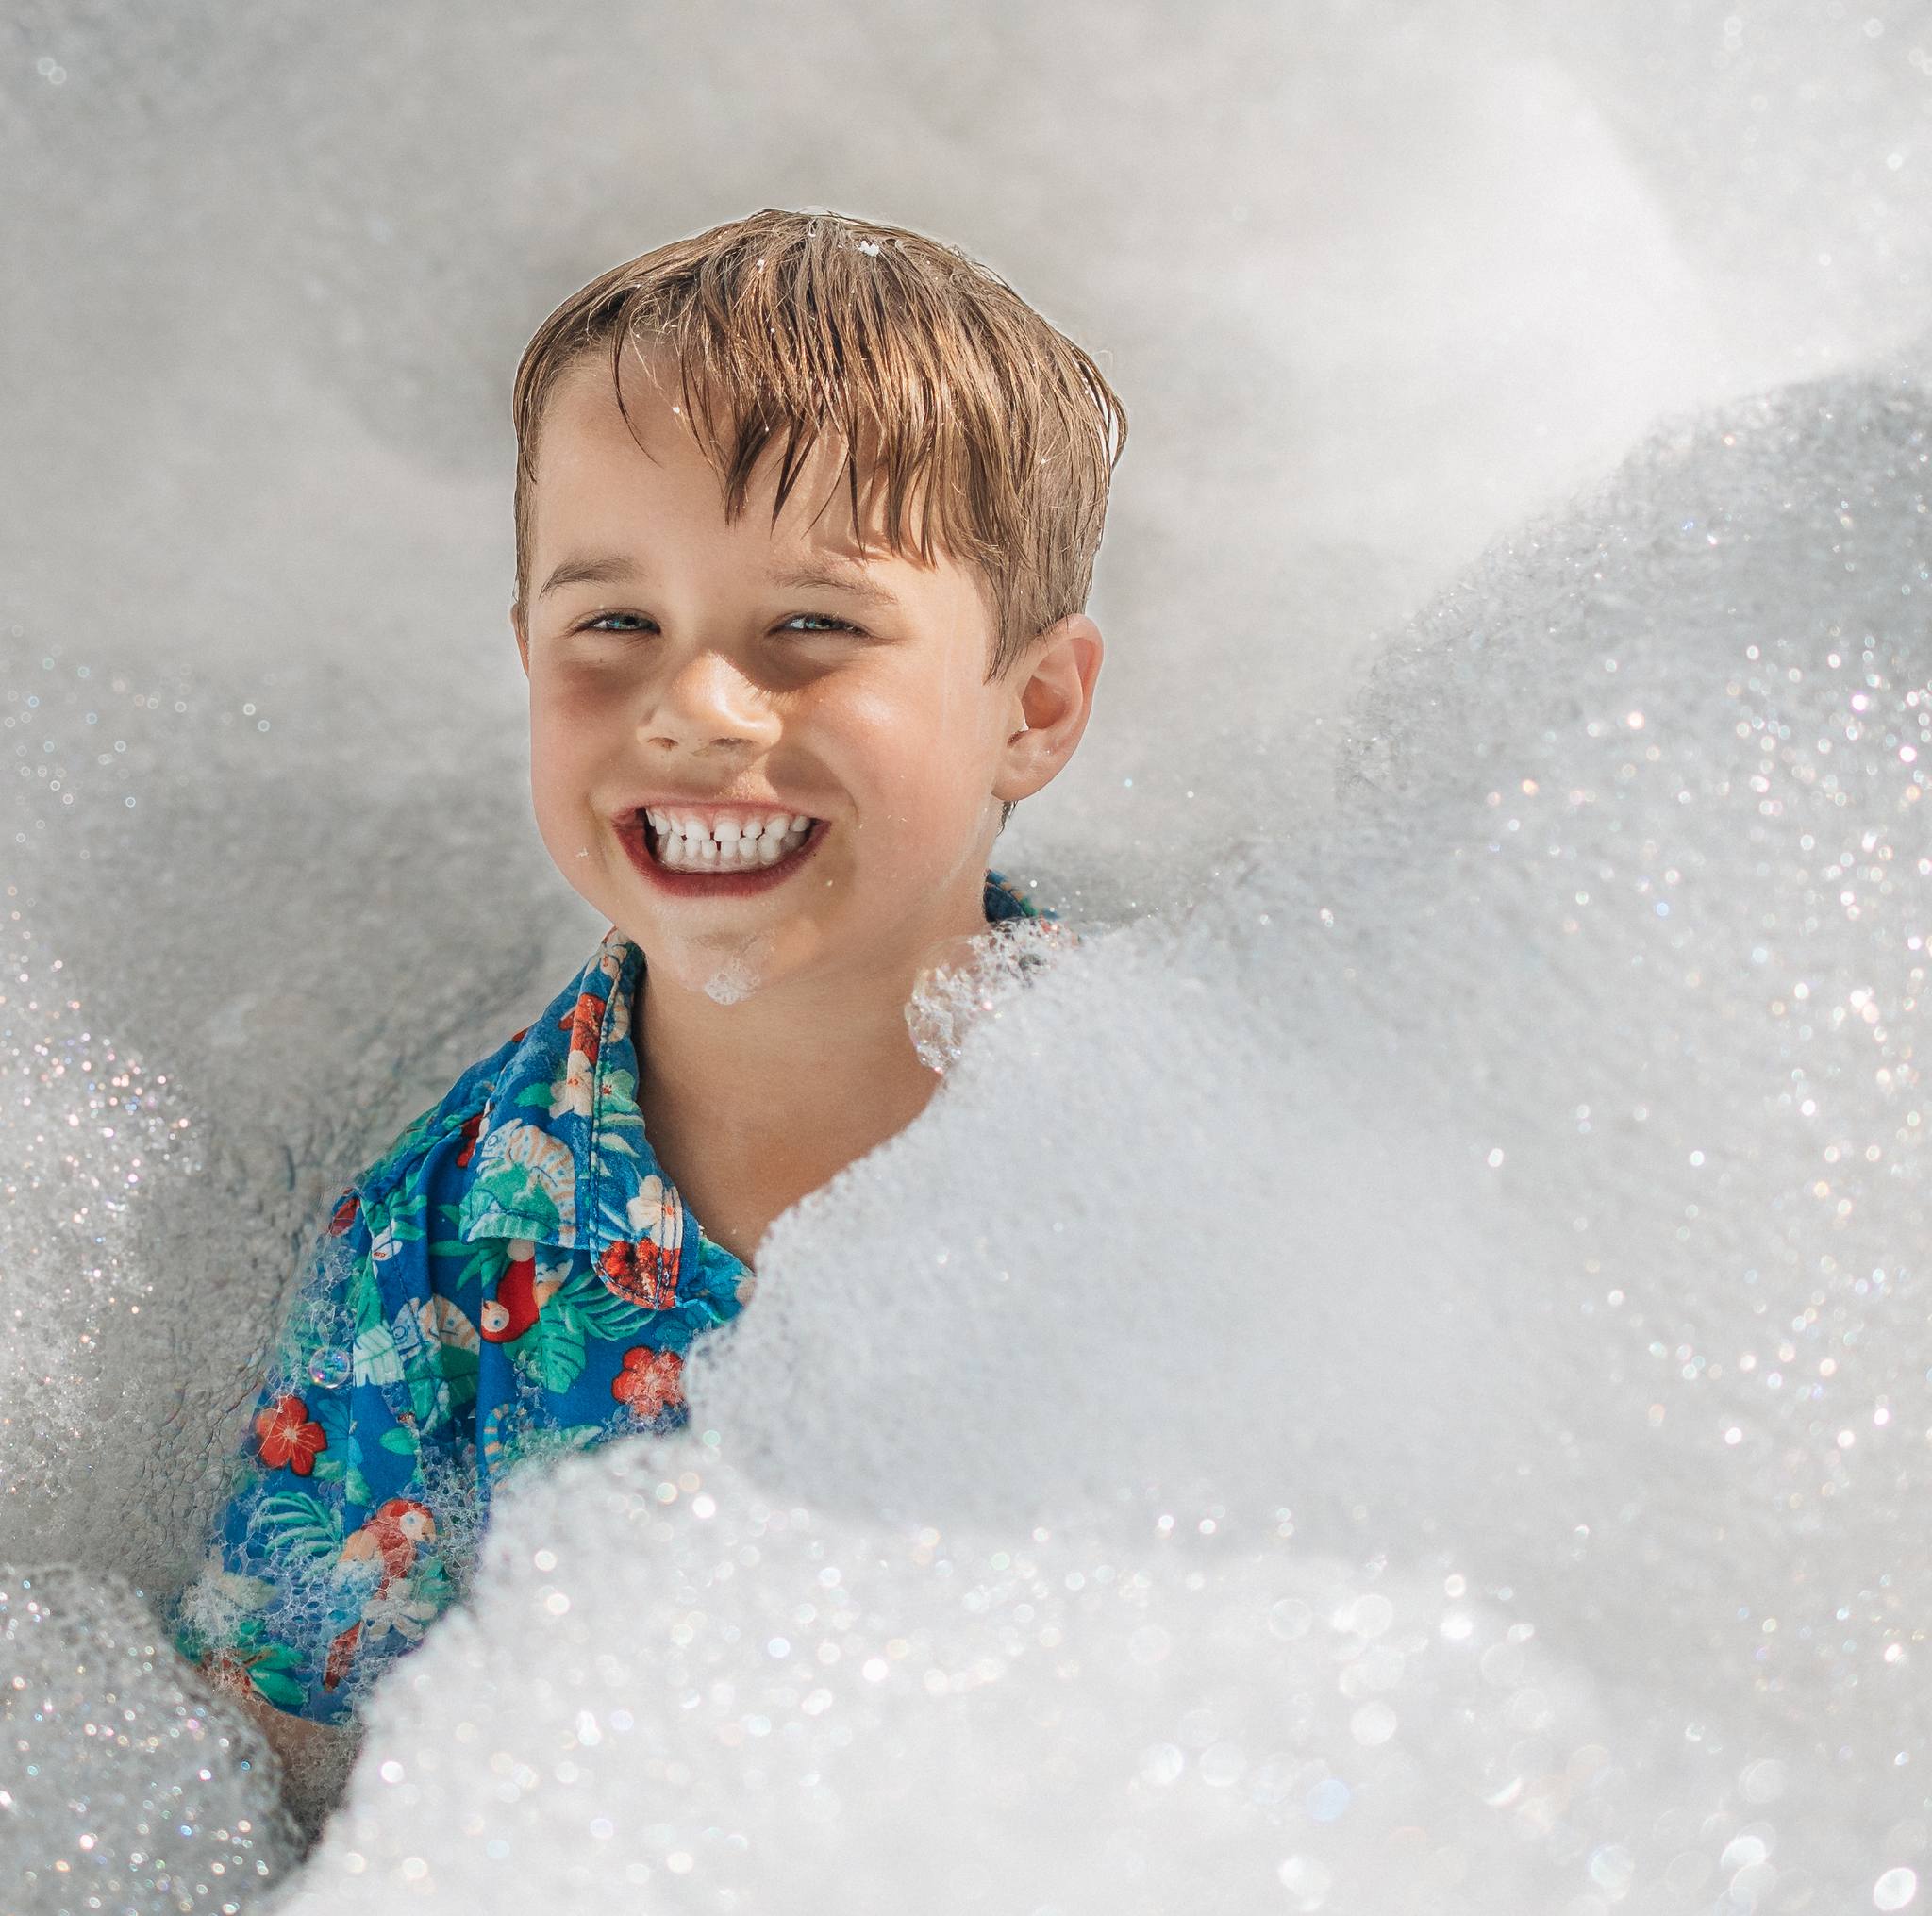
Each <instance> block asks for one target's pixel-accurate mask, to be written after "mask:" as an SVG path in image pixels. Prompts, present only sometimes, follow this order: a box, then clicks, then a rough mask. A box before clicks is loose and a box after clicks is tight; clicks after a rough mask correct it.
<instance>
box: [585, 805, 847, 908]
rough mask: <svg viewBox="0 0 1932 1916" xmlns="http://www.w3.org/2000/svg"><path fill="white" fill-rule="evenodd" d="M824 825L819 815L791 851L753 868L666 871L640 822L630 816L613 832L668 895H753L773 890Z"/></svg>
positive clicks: (805, 856) (797, 864) (813, 845)
mask: <svg viewBox="0 0 1932 1916" xmlns="http://www.w3.org/2000/svg"><path fill="white" fill-rule="evenodd" d="M827 829H828V826H827V824H826V821H825V820H824V819H820V820H819V821H818V822H817V823H816V824H815V825H813V826H812V828H811V830H810V831H809V832H808V833H807V834H806V837H805V842H804V843H803V844H802V845H800V846H799V848H798V849H797V850H796V851H795V852H788V853H787V854H786V855H785V857H784V858H780V859H779V860H778V862H777V863H776V864H775V865H764V866H761V867H759V869H758V870H757V871H755V872H670V871H666V870H665V868H664V867H663V866H662V865H660V864H659V863H658V861H657V859H656V858H653V857H652V856H651V847H650V844H649V842H648V841H647V840H646V838H645V835H644V822H643V820H642V819H641V818H633V819H631V820H630V821H628V823H626V824H625V825H620V826H619V827H618V831H617V835H618V837H619V838H621V839H622V840H623V841H624V848H625V851H626V852H628V853H629V854H630V861H631V863H632V864H633V865H635V866H636V867H637V868H638V870H639V871H640V872H641V873H642V874H643V875H644V876H645V877H646V878H648V879H649V880H650V881H651V883H652V884H653V885H654V886H656V887H657V889H658V891H662V892H663V893H664V894H665V895H666V896H667V897H671V898H755V897H757V896H758V893H759V892H761V891H775V890H776V889H777V888H778V887H779V886H780V885H782V884H784V882H785V881H786V879H788V878H790V877H791V875H793V874H794V873H795V872H796V871H797V870H798V868H799V867H800V866H801V865H802V864H804V863H805V861H806V860H807V859H808V858H810V857H811V855H812V854H813V853H814V852H815V851H817V850H818V846H819V841H820V840H821V839H822V838H824V835H825V832H826V831H827Z"/></svg>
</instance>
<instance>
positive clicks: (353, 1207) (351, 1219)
mask: <svg viewBox="0 0 1932 1916" xmlns="http://www.w3.org/2000/svg"><path fill="white" fill-rule="evenodd" d="M359 1208H361V1203H360V1200H359V1199H358V1197H357V1195H356V1193H355V1192H354V1191H343V1193H342V1201H341V1204H339V1205H337V1206H336V1214H335V1216H334V1217H332V1218H330V1219H329V1221H328V1234H329V1236H330V1237H332V1238H339V1237H341V1235H342V1233H343V1232H344V1231H346V1230H347V1229H348V1228H349V1226H350V1225H352V1224H354V1223H355V1222H356V1213H357V1211H358V1209H359Z"/></svg>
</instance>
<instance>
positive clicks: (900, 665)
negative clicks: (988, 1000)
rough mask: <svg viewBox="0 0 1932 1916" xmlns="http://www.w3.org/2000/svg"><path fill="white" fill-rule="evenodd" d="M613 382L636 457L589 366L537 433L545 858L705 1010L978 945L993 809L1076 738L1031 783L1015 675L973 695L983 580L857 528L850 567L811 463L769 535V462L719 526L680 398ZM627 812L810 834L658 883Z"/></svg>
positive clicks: (840, 509) (817, 463)
mask: <svg viewBox="0 0 1932 1916" xmlns="http://www.w3.org/2000/svg"><path fill="white" fill-rule="evenodd" d="M624 363H625V375H624V376H625V405H626V407H627V408H628V409H629V411H630V415H631V421H632V424H633V425H635V427H636V436H635V437H633V433H632V430H631V427H630V426H628V425H626V424H625V418H624V416H623V414H622V413H621V412H620V410H619V408H618V406H617V403H616V399H615V396H614V395H613V393H612V391H611V383H610V373H609V366H608V360H607V359H605V358H601V356H595V357H590V358H583V359H580V360H578V361H577V362H576V364H575V365H574V366H573V367H572V368H571V369H570V370H569V371H568V372H567V373H566V374H565V375H563V376H562V377H561V378H560V379H559V381H558V385H557V387H556V389H555V391H554V392H553V393H552V395H551V397H550V399H549V401H548V403H547V405H546V407H545V410H544V414H543V418H542V423H541V431H540V433H539V435H538V442H537V453H536V458H535V462H534V467H533V473H534V483H533V490H532V494H531V517H530V567H529V590H530V593H531V599H530V603H529V604H528V606H527V607H526V608H516V609H515V610H514V611H513V614H512V617H513V623H514V624H515V626H516V631H517V642H518V648H519V651H520V652H521V654H522V656H523V661H524V669H525V672H526V674H527V675H528V677H529V682H530V752H531V784H532V795H533V798H534V801H535V807H536V816H537V825H538V829H539V832H540V833H541V837H542V840H543V842H544V845H545V847H546V848H547V849H548V851H549V853H550V855H551V857H552V858H554V859H555V860H556V862H557V865H558V869H559V870H560V871H561V872H562V873H563V875H565V877H566V878H567V879H568V880H569V881H570V883H571V885H572V887H573V889H574V890H575V891H577V892H578V893H579V894H580V895H581V896H582V897H583V898H585V899H586V900H587V901H588V902H589V903H591V905H593V906H595V907H596V908H597V909H598V910H599V911H600V912H602V913H604V914H605V915H606V916H608V919H609V921H610V922H611V923H612V924H614V925H617V926H618V927H619V928H620V929H621V930H622V931H624V932H625V934H626V935H627V936H629V937H630V938H632V939H633V940H635V941H637V942H638V943H639V944H641V946H642V947H643V949H644V952H645V955H646V958H647V961H648V963H649V965H650V967H651V970H652V972H653V974H654V975H657V976H658V977H660V978H662V979H664V980H666V981H671V982H675V983H677V984H682V985H684V986H686V987H688V988H689V989H691V990H693V991H706V992H707V993H708V995H709V996H710V997H711V998H712V999H713V1000H714V1001H715V1002H719V1003H730V1002H733V1001H734V999H735V998H737V997H741V996H743V995H745V994H746V993H748V992H749V991H753V990H757V989H758V988H761V987H770V986H771V985H774V984H776V983H779V982H781V981H784V980H787V979H798V978H804V977H808V976H813V975H818V976H829V975H832V974H833V973H835V972H838V971H841V970H849V971H854V972H867V971H870V972H872V973H874V974H877V975H881V976H884V975H894V976H896V975H899V974H900V973H902V972H904V971H905V970H906V968H907V966H908V964H909V963H913V962H916V959H917V955H918V953H919V952H920V951H922V950H924V948H926V947H928V946H929V945H931V944H932V943H933V942H934V941H937V940H941V939H945V938H949V937H954V936H958V935H962V934H964V933H967V932H969V931H972V930H975V929H977V928H980V927H981V926H982V925H983V917H982V913H981V908H980V900H981V888H982V885H983V881H984V877H985V870H986V860H987V858H988V855H989V853H990V851H991V843H992V839H993V836H994V833H995V830H996V828H997V825H998V819H999V809H1000V802H1001V801H1002V800H1004V799H1008V798H1021V797H1024V796H1025V795H1026V794H1027V793H1029V792H1031V791H1036V790H1038V789H1039V788H1040V786H1041V785H1043V784H1044V783H1045V782H1046V781H1047V779H1049V778H1050V777H1052V776H1053V775H1054V772H1055V771H1056V770H1057V769H1058V761H1059V760H1060V759H1063V758H1064V757H1065V756H1066V755H1067V754H1068V753H1070V752H1071V750H1072V747H1073V743H1074V739H1076V738H1077V732H1078V725H1074V727H1073V736H1072V737H1069V738H1066V739H1065V740H1064V741H1063V749H1061V750H1058V752H1056V753H1054V754H1052V755H1051V756H1052V759H1053V762H1050V763H1049V762H1043V760H1044V758H1045V757H1046V756H1047V755H1045V754H1043V753H1042V751H1041V745H1042V744H1043V743H1044V742H1045V741H1030V740H1029V738H1028V733H1027V725H1028V719H1027V713H1026V710H1025V708H1024V700H1025V697H1026V695H1027V694H1026V688H1027V686H1028V682H1029V673H1030V671H1031V665H1030V662H1029V659H1027V658H1023V659H1022V660H1021V662H1020V663H1019V664H1017V665H1016V666H1015V667H1014V668H1013V669H1012V670H1011V671H1010V672H1009V673H1008V675H1007V676H1006V677H1005V678H1004V679H1002V680H999V681H995V682H994V683H992V684H991V685H989V684H988V683H986V670H987V661H988V658H989V657H990V648H991V637H992V631H991V611H990V608H989V607H988V604H987V602H986V599H985V598H984V596H983V594H982V591H981V588H980V585H979V582H978V580H977V578H976V577H975V575H973V574H971V573H970V572H968V571H966V570H964V569H962V568H961V567H959V566H958V565H956V564H955V563H953V562H952V561H951V560H950V559H949V558H944V557H941V559H940V561H939V563H938V564H937V565H936V566H934V567H932V568H926V567H924V566H922V565H920V564H919V563H918V562H917V559H916V558H914V557H904V558H900V557H894V556H892V555H891V553H889V552H888V551H887V550H885V548H884V545H883V542H882V541H881V539H880V538H879V536H878V534H877V532H876V529H875V528H874V529H872V536H871V537H870V538H869V540H868V541H867V545H868V549H867V550H866V551H865V552H864V553H863V554H861V553H860V551H859V548H858V543H857V541H856V540H855V537H854V527H853V525H852V521H851V513H850V501H849V496H848V494H847V491H846V489H845V487H844V485H843V483H842V478H841V475H842V470H843V468H842V453H841V451H840V450H839V449H837V448H835V447H834V446H832V445H831V443H830V442H828V441H821V442H820V443H819V444H818V445H817V446H816V447H814V449H813V452H812V454H811V456H810V458H808V462H807V464H806V467H805V469H804V473H803V475H802V476H801V478H800V481H799V483H798V484H797V486H796V487H795V489H794V490H793V491H792V492H791V495H790V497H789V498H788V499H787V501H786V505H785V509H784V511H783V513H782V514H781V515H780V517H779V519H778V521H777V524H776V525H775V526H774V525H773V523H772V512H771V502H772V497H773V486H774V468H775V460H769V461H768V462H767V463H766V464H765V465H763V466H761V468H760V470H759V473H758V475H756V477H755V479H754V482H753V484H752V486H751V488H750V489H749V491H748V495H747V499H746V505H745V509H744V510H743V512H742V513H741V515H740V517H739V518H738V519H737V520H736V521H735V522H732V523H727V522H726V520H725V517H724V497H723V489H722V487H721V484H720V480H719V477H718V475H717V473H716V471H715V470H714V469H713V468H712V466H711V465H710V464H709V462H708V460H707V459H706V458H705V456H704V453H703V451H702V450H701V448H700V447H699V445H698V444H697V442H696V441H695V439H694V438H693V436H692V434H691V430H690V428H689V426H688V425H687V424H686V422H685V418H684V415H683V414H682V412H680V411H677V410H675V408H676V407H677V405H678V404H679V403H680V401H679V399H678V392H677V382H676V378H675V374H672V373H669V372H668V371H664V370H660V371H659V373H658V377H657V378H656V379H655V380H654V379H653V378H651V377H650V376H647V374H646V372H645V369H644V368H643V366H642V365H641V363H640V362H639V361H638V360H637V359H636V358H634V357H633V356H630V355H626V357H625V362H624ZM640 442H641V443H640ZM1087 623H1088V622H1086V621H1085V620H1084V619H1082V620H1080V621H1079V624H1080V625H1083V626H1085V625H1087ZM1089 629H1091V627H1089ZM1095 642H1096V644H1097V635H1096V641H1095ZM1081 721H1082V723H1084V713H1082V714H1081ZM647 803H648V804H649V805H650V806H651V807H652V808H654V809H658V808H668V809H670V810H672V811H674V812H678V811H682V812H685V813H687V814H689V813H692V812H695V813H697V814H698V815H700V816H701V817H702V818H703V819H704V820H705V821H706V822H709V821H710V820H711V819H712V818H713V817H714V816H716V815H719V814H724V815H728V816H732V817H733V818H734V820H736V819H739V818H742V817H745V816H747V815H750V814H758V813H764V812H767V811H774V812H777V813H789V814H791V815H793V816H797V815H804V816H806V817H808V818H810V819H812V820H816V821H819V822H820V823H819V824H817V825H814V827H813V828H812V840H811V842H810V844H809V847H808V852H807V853H806V855H805V856H803V857H802V858H797V859H796V862H795V864H794V863H793V862H792V860H791V858H786V859H785V860H783V862H782V863H781V864H780V865H779V866H778V867H777V868H775V869H774V871H773V872H772V875H771V876H770V877H769V878H763V877H751V878H746V879H742V880H739V881H736V882H735V883H720V882H719V881H718V880H716V879H714V878H708V877H699V878H692V879H685V880H683V881H682V882H681V883H680V882H679V881H677V880H675V879H673V880H671V881H669V882H666V881H664V880H661V879H659V878H658V876H657V875H655V867H654V865H653V864H652V863H650V862H647V861H650V860H651V859H652V858H653V856H654V855H653V852H652V850H651V849H650V848H649V847H648V846H647V845H646V842H645V839H644V836H643V834H642V833H641V829H640V828H639V825H638V824H637V821H636V811H637V808H639V807H640V806H643V805H645V804H647ZM775 829H776V827H775V826H774V830H775ZM652 841H653V842H654V843H655V841H656V835H655V834H653V835H652ZM780 842H781V845H784V846H787V847H789V846H790V845H791V843H792V842H793V841H792V840H781V841H780ZM738 856H739V857H740V858H744V857H745V855H744V854H743V853H740V854H738Z"/></svg>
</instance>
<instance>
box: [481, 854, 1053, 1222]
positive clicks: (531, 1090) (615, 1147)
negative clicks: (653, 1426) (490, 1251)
mask: <svg viewBox="0 0 1932 1916" xmlns="http://www.w3.org/2000/svg"><path fill="white" fill-rule="evenodd" d="M986 917H987V921H988V923H989V924H993V925H997V924H1000V923H1003V922H1004V921H1006V920H1008V919H1017V918H1032V919H1043V920H1046V921H1048V922H1049V923H1052V922H1055V921H1056V914H1055V913H1053V912H1051V911H1048V910H1045V909H1043V908H1041V907H1039V906H1036V905H1035V904H1034V903H1033V902H1032V901H1031V900H1030V899H1028V898H1026V897H1024V895H1023V894H1022V893H1021V892H1020V891H1018V890H1017V889H1016V888H1015V887H1014V886H1013V885H1012V884H1011V883H1010V882H1009V881H1008V879H1007V878H1006V877H1005V876H1003V875H1001V874H1000V873H998V872H995V871H991V870H989V871H988V873H987V875H986ZM1067 936H1068V938H1069V940H1070V941H1071V940H1072V937H1073V935H1072V933H1071V932H1069V933H1068V934H1067ZM642 965H643V952H642V951H641V948H640V947H639V946H638V945H637V944H635V943H634V942H633V941H631V940H630V939H628V938H626V937H625V934H624V933H623V932H621V931H620V930H618V928H617V927H616V926H615V925H612V926H611V927H610V929H609V930H608V931H607V932H606V933H605V934H604V938H603V941H602V942H600V943H599V945H598V946H597V949H596V951H595V952H593V953H592V954H591V959H590V962H589V963H587V964H586V965H585V966H584V968H583V970H582V971H581V972H579V973H578V974H577V975H576V976H575V978H573V979H572V980H571V981H570V983H569V984H568V985H566V986H565V987H564V988H563V990H562V991H559V992H558V994H557V996H556V997H555V998H553V999H552V1000H551V1001H550V1003H549V1004H548V1005H547V1006H546V1007H545V1008H544V1009H543V1012H542V1014H541V1016H540V1017H539V1018H538V1019H537V1020H536V1022H535V1023H534V1024H532V1025H528V1026H527V1027H526V1028H525V1030H524V1031H522V1032H519V1033H518V1034H517V1042H516V1046H515V1049H513V1050H512V1051H511V1052H510V1053H509V1056H508V1058H506V1059H505V1060H504V1063H503V1066H502V1069H501V1070H500V1071H499V1072H498V1074H497V1076H496V1082H495V1086H494V1088H493V1090H492V1091H491V1094H490V1101H489V1103H488V1104H487V1105H486V1106H485V1107H484V1110H483V1122H482V1125H481V1126H480V1127H479V1128H478V1131H477V1134H476V1137H475V1139H474V1140H473V1141H472V1145H471V1149H472V1151H473V1153H474V1155H473V1157H472V1158H471V1161H470V1184H469V1188H468V1190H467V1191H465V1192H464V1193H463V1199H462V1203H461V1205H460V1207H459V1208H458V1224H457V1227H458V1235H459V1236H460V1237H461V1238H462V1240H463V1241H464V1242H466V1243H470V1242H474V1241H475V1240H476V1239H478V1238H527V1239H528V1240H530V1241H531V1242H533V1243H538V1244H547V1245H550V1246H552V1247H554V1248H556V1249H559V1250H583V1251H588V1252H589V1253H590V1254H591V1257H592V1258H601V1257H602V1256H603V1254H604V1253H605V1252H606V1251H607V1250H608V1249H609V1247H610V1246H611V1245H613V1244H627V1243H634V1242H636V1241H638V1240H639V1239H641V1238H644V1237H646V1236H648V1237H651V1238H654V1239H656V1240H658V1241H659V1242H660V1243H662V1242H664V1241H665V1240H666V1239H667V1238H669V1239H671V1240H674V1242H671V1243H666V1244H665V1248H666V1249H667V1250H672V1249H675V1241H681V1240H682V1238H683V1235H684V1225H685V1219H684V1217H683V1207H682V1206H681V1205H680V1204H678V1203H676V1201H675V1192H674V1191H672V1190H671V1188H670V1186H669V1183H668V1181H667V1180H666V1179H665V1177H664V1175H663V1171H662V1168H661V1167H660V1166H659V1164H658V1158H657V1154H656V1153H655V1152H653V1151H652V1149H651V1146H650V1142H649V1141H648V1140H647V1139H646V1138H645V1136H644V1119H643V1113H642V1111H641V1109H640V1108H639V1107H638V1054H637V1046H636V1044H635V1043H634V1041H632V1038H631V1029H630V1022H631V1007H632V1005H633V1004H635V1003H636V1000H637V985H638V977H639V974H640V972H641V968H642ZM693 1236H695V1233H694V1232H693ZM691 1249H693V1250H695V1243H693V1244H692V1246H691Z"/></svg>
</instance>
